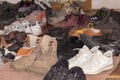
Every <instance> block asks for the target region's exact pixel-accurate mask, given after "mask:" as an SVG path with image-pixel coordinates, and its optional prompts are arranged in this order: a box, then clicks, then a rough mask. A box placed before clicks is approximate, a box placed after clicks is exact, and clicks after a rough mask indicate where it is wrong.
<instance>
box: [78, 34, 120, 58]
mask: <svg viewBox="0 0 120 80" xmlns="http://www.w3.org/2000/svg"><path fill="white" fill-rule="evenodd" d="M80 38H81V40H82V41H83V42H84V44H86V45H87V46H88V47H89V48H92V47H94V46H100V50H103V51H105V52H106V51H108V50H113V55H114V56H118V55H119V53H120V50H119V48H120V47H119V46H118V45H117V44H120V43H119V40H118V41H117V42H116V43H117V44H116V43H112V42H111V43H109V44H103V43H101V42H100V41H99V40H97V39H93V38H92V37H89V36H88V35H85V34H81V35H80Z"/></svg>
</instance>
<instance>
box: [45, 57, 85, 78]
mask: <svg viewBox="0 0 120 80" xmlns="http://www.w3.org/2000/svg"><path fill="white" fill-rule="evenodd" d="M43 80H86V77H85V75H84V73H83V71H82V69H81V68H79V67H74V68H72V69H71V70H69V69H68V61H67V60H64V59H61V60H59V61H58V62H57V63H56V64H55V65H53V66H52V67H51V69H50V71H49V72H48V73H47V74H46V76H45V77H44V79H43Z"/></svg>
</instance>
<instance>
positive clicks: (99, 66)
mask: <svg viewBox="0 0 120 80" xmlns="http://www.w3.org/2000/svg"><path fill="white" fill-rule="evenodd" d="M112 52H113V50H108V51H107V52H105V53H104V54H103V53H102V52H101V51H100V50H99V51H97V52H96V54H94V56H93V58H91V60H89V61H88V62H86V63H85V64H83V65H81V66H80V67H81V68H82V69H83V71H84V73H85V74H91V75H92V74H99V73H101V72H103V71H106V70H109V69H112V68H113V66H114V65H113V55H112Z"/></svg>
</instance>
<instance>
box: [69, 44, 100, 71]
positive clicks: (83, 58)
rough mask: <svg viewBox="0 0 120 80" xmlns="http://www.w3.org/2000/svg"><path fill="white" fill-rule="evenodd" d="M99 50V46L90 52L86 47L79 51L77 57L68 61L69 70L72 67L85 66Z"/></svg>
mask: <svg viewBox="0 0 120 80" xmlns="http://www.w3.org/2000/svg"><path fill="white" fill-rule="evenodd" d="M98 48H99V46H95V47H93V48H92V49H90V50H89V48H88V47H87V46H86V45H84V46H83V48H81V49H80V50H79V53H78V54H77V55H75V56H74V57H73V58H71V59H69V60H68V62H69V68H70V69H71V68H72V67H75V66H80V65H83V64H84V63H85V62H87V61H88V60H90V59H91V58H92V56H93V54H94V53H95V52H96V51H97V50H98Z"/></svg>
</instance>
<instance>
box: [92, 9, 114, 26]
mask: <svg viewBox="0 0 120 80" xmlns="http://www.w3.org/2000/svg"><path fill="white" fill-rule="evenodd" d="M111 12H112V10H111V9H107V8H104V7H103V8H101V9H99V10H98V11H97V12H96V14H95V15H93V16H91V18H90V19H91V21H92V23H93V24H95V25H98V24H105V23H106V22H107V21H108V20H109V18H110V14H111Z"/></svg>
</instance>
